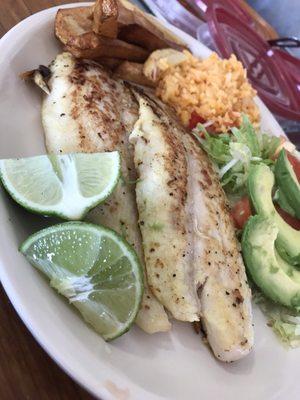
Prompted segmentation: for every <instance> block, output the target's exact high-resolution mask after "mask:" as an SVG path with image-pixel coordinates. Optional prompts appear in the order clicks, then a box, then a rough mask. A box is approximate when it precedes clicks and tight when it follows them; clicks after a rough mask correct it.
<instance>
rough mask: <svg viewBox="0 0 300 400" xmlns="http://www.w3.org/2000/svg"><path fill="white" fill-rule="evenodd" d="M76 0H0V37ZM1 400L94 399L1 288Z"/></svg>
mask: <svg viewBox="0 0 300 400" xmlns="http://www.w3.org/2000/svg"><path fill="white" fill-rule="evenodd" d="M71 2H76V0H0V37H1V36H3V35H4V34H5V32H7V31H8V30H9V29H10V28H12V27H13V26H14V25H16V24H17V23H18V22H19V21H21V20H22V19H24V18H26V17H28V16H29V15H30V14H33V13H35V12H37V11H40V10H42V9H45V8H49V7H53V6H57V5H60V4H63V3H71ZM0 399H1V400H93V399H94V397H92V396H90V395H89V394H88V393H87V392H86V391H85V390H83V389H82V388H81V387H79V386H78V385H77V384H76V383H75V382H73V381H72V380H71V379H70V378H69V377H68V376H67V375H66V374H65V373H64V372H63V371H62V370H61V369H60V368H59V367H58V366H57V365H56V364H55V363H54V362H53V361H52V360H51V358H50V357H49V356H48V355H47V354H46V353H45V351H44V350H43V349H42V348H41V347H40V346H39V345H38V344H37V342H36V341H35V340H34V338H33V337H32V335H31V334H30V333H29V331H28V330H27V328H26V327H25V325H24V324H23V323H22V321H21V320H20V318H19V317H18V315H17V313H16V312H15V310H14V309H13V307H12V305H11V304H10V302H9V300H8V298H7V296H6V294H5V292H4V290H3V288H2V287H0Z"/></svg>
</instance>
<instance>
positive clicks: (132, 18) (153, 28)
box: [118, 0, 186, 50]
mask: <svg viewBox="0 0 300 400" xmlns="http://www.w3.org/2000/svg"><path fill="white" fill-rule="evenodd" d="M118 10H119V16H118V22H119V23H120V24H121V25H133V24H136V25H138V26H141V27H143V28H145V29H146V30H147V31H148V32H151V33H152V34H153V35H155V36H156V37H158V38H160V39H161V40H163V41H164V42H165V46H164V47H165V48H167V47H171V48H174V49H177V50H183V49H186V45H185V43H183V42H182V41H181V40H180V39H179V38H178V37H177V36H176V35H174V34H173V33H172V32H171V31H169V30H168V29H166V28H165V27H164V26H163V25H162V24H161V23H160V22H159V21H157V20H156V19H155V18H154V17H153V16H152V15H150V14H147V13H145V12H143V11H142V10H141V9H139V8H138V7H136V6H135V5H133V4H132V3H130V2H129V1H127V0H118ZM149 46H150V45H149Z"/></svg>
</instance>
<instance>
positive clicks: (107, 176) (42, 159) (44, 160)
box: [0, 152, 120, 220]
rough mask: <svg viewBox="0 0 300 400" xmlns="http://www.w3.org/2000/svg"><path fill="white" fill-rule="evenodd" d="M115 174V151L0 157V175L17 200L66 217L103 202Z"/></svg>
mask: <svg viewBox="0 0 300 400" xmlns="http://www.w3.org/2000/svg"><path fill="white" fill-rule="evenodd" d="M119 177H120V156H119V153H118V152H111V153H93V154H84V153H77V154H65V155H43V156H37V157H30V158H20V159H8V160H0V178H1V180H2V182H3V185H4V187H5V188H6V189H7V191H8V192H9V194H10V195H11V196H12V198H13V199H14V200H15V201H16V202H17V203H19V204H20V205H21V206H23V207H25V208H27V209H28V210H30V211H33V212H35V213H38V214H43V215H55V216H59V217H61V218H64V219H69V220H77V219H82V218H83V217H84V216H85V215H86V213H87V212H88V211H89V210H90V209H92V208H93V207H95V206H96V205H97V204H99V203H101V202H103V201H104V200H105V199H106V198H107V197H108V196H109V195H110V194H111V193H112V191H113V190H114V188H115V186H116V184H117V182H118V179H119Z"/></svg>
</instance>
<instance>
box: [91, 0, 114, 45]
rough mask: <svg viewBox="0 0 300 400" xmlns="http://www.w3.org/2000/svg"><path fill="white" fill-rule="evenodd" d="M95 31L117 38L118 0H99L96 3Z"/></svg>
mask: <svg viewBox="0 0 300 400" xmlns="http://www.w3.org/2000/svg"><path fill="white" fill-rule="evenodd" d="M93 31H94V32H95V33H97V34H99V35H101V36H104V37H108V38H111V39H115V38H116V37H117V34H118V5H117V2H116V0H97V1H96V3H95V5H94V21H93Z"/></svg>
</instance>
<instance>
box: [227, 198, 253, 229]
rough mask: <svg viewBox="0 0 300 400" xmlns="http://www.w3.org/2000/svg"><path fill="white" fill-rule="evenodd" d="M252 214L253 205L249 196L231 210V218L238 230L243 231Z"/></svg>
mask: <svg viewBox="0 0 300 400" xmlns="http://www.w3.org/2000/svg"><path fill="white" fill-rule="evenodd" d="M251 214H252V212H251V205H250V201H249V197H247V196H245V197H243V198H241V200H239V201H238V202H237V203H235V205H234V206H233V207H232V209H231V216H232V218H233V221H234V224H235V226H236V228H238V229H243V227H244V225H245V224H246V222H247V221H248V219H249V218H250V216H251Z"/></svg>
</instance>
